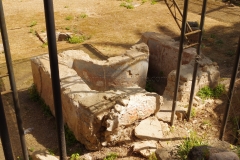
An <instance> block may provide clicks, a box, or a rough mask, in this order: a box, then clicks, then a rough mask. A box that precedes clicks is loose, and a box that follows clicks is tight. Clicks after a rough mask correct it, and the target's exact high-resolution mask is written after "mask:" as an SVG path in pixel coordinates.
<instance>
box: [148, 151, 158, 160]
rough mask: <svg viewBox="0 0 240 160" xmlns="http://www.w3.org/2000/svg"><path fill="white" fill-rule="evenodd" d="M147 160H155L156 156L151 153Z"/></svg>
mask: <svg viewBox="0 0 240 160" xmlns="http://www.w3.org/2000/svg"><path fill="white" fill-rule="evenodd" d="M148 160H157V157H156V154H155V153H154V152H153V153H152V154H151V155H150V156H149V157H148Z"/></svg>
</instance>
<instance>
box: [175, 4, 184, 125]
mask: <svg viewBox="0 0 240 160" xmlns="http://www.w3.org/2000/svg"><path fill="white" fill-rule="evenodd" d="M187 10H188V0H185V1H184V8H183V20H182V28H181V37H180V45H179V53H178V63H177V72H176V82H175V89H174V97H173V104H172V114H171V125H173V124H174V115H175V112H176V103H177V96H178V87H179V79H180V71H181V65H182V54H183V43H184V37H185V32H186V22H187Z"/></svg>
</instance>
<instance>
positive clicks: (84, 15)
mask: <svg viewBox="0 0 240 160" xmlns="http://www.w3.org/2000/svg"><path fill="white" fill-rule="evenodd" d="M79 17H80V18H87V17H88V15H87V14H86V13H81V14H80V16H79Z"/></svg>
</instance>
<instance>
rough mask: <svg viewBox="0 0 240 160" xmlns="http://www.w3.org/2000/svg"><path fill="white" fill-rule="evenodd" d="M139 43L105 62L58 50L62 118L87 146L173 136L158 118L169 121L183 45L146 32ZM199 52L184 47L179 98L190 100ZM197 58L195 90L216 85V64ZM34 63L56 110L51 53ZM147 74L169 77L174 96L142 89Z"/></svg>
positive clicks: (36, 76) (40, 87) (43, 91)
mask: <svg viewBox="0 0 240 160" xmlns="http://www.w3.org/2000/svg"><path fill="white" fill-rule="evenodd" d="M140 42H145V43H146V44H144V43H140ZM140 42H139V44H136V45H134V46H133V47H132V48H131V49H130V50H128V51H126V53H124V54H123V55H122V56H117V57H112V58H109V59H107V60H102V61H100V60H94V59H92V58H90V57H89V56H88V55H87V54H86V53H84V52H83V51H76V50H69V51H65V52H63V53H60V54H59V55H58V59H59V71H60V80H61V97H62V107H63V117H64V121H65V123H66V124H67V125H68V127H69V128H70V129H71V130H72V131H73V133H74V135H75V137H76V139H77V140H78V141H80V142H81V143H82V144H84V145H85V146H86V148H87V149H89V150H99V149H100V148H101V147H102V146H111V145H115V144H117V143H121V142H131V141H133V140H136V137H137V138H138V140H140V139H141V140H146V139H147V140H148V139H151V140H157V141H158V140H161V139H164V138H167V139H171V138H172V137H171V134H169V128H168V125H167V124H166V123H164V122H160V121H167V119H169V120H170V118H169V116H167V118H166V115H167V113H170V112H164V114H159V113H160V112H159V110H160V109H161V110H171V105H169V102H170V101H172V100H171V98H172V97H173V92H174V86H175V79H176V67H177V58H178V47H179V44H178V42H175V41H174V40H173V39H171V38H170V37H168V36H165V35H160V34H156V33H144V34H143V36H142V38H141V41H140ZM148 47H149V50H150V56H149V50H148ZM195 56H196V51H195V49H194V48H189V49H186V50H184V52H183V65H182V67H181V75H180V85H179V94H178V95H179V96H178V100H179V101H181V102H188V101H189V94H190V89H191V83H192V73H193V65H194V63H195ZM148 61H149V64H148ZM198 63H199V68H198V75H197V82H196V89H195V91H196V92H197V91H198V90H199V89H200V88H202V87H204V86H206V85H209V86H211V87H214V86H216V85H217V82H218V80H219V71H218V66H217V64H216V63H214V62H212V61H211V60H209V59H208V58H206V57H204V56H203V55H201V59H200V60H199V61H198ZM31 65H32V73H33V79H34V83H35V85H36V87H37V90H38V92H39V94H40V96H41V97H42V98H43V99H44V101H45V103H46V104H47V105H49V106H50V109H51V111H52V113H53V114H54V105H53V97H52V85H51V75H50V66H49V57H48V55H43V56H39V57H35V58H32V59H31ZM147 73H149V75H151V76H152V77H155V78H161V76H166V77H167V86H166V88H165V91H164V94H163V96H164V97H170V99H167V101H165V102H166V103H165V105H163V98H162V96H160V95H158V94H156V93H150V92H147V91H146V90H145V89H144V88H145V84H146V79H147ZM164 100H166V99H164ZM169 106H170V109H169V108H168V107H169ZM165 113H166V114H165ZM155 114H156V116H155ZM156 117H157V118H156ZM159 120H160V121H159ZM143 128H146V129H147V130H148V129H149V130H148V132H145V131H146V130H144V129H143ZM156 128H157V129H156ZM156 130H157V131H158V132H159V133H157V134H156ZM136 148H138V147H137V146H135V149H136Z"/></svg>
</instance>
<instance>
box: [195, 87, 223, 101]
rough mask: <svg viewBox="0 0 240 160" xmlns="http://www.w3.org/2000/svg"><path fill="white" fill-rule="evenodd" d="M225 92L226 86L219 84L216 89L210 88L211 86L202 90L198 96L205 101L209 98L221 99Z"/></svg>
mask: <svg viewBox="0 0 240 160" xmlns="http://www.w3.org/2000/svg"><path fill="white" fill-rule="evenodd" d="M224 92H225V86H224V85H223V84H218V85H217V87H215V88H213V89H212V88H210V87H209V86H205V87H203V88H201V89H200V90H199V91H198V93H197V96H199V97H200V98H202V99H203V100H205V99H208V98H219V97H220V96H221V95H222V94H223V93H224Z"/></svg>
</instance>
